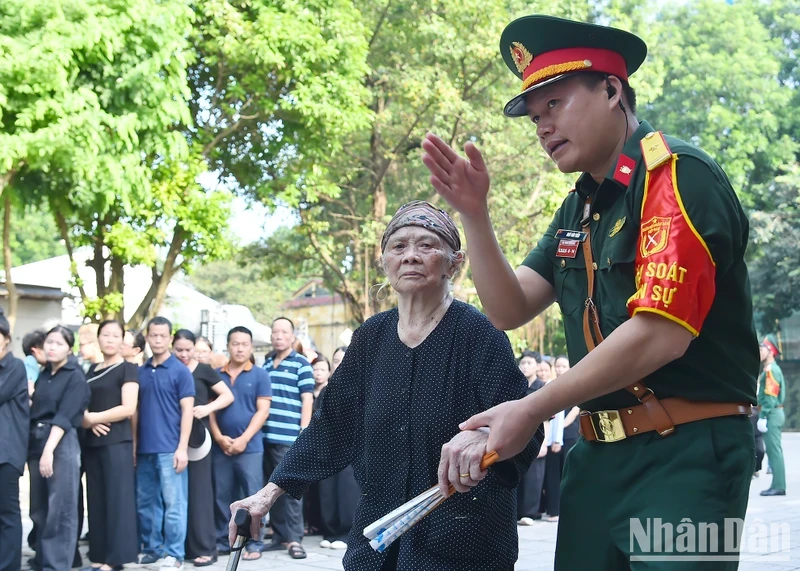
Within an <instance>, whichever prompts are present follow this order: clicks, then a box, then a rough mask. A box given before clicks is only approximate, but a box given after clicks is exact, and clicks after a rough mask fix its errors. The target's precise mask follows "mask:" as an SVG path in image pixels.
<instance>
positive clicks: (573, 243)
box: [556, 240, 580, 258]
mask: <svg viewBox="0 0 800 571" xmlns="http://www.w3.org/2000/svg"><path fill="white" fill-rule="evenodd" d="M579 245H580V240H561V241H560V242H559V243H558V248H557V249H556V258H574V257H575V256H577V255H578V246H579Z"/></svg>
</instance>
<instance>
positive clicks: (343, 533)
mask: <svg viewBox="0 0 800 571" xmlns="http://www.w3.org/2000/svg"><path fill="white" fill-rule="evenodd" d="M360 499H361V488H359V487H358V484H357V483H356V479H355V476H354V475H353V467H352V466H347V467H346V468H345V469H344V470H342V471H341V472H339V473H338V474H334V475H333V476H331V477H330V478H328V479H326V480H322V481H321V482H320V483H319V502H320V515H321V518H322V535H323V536H324V538H325V539H327V540H328V541H345V542H346V541H347V534H349V533H350V528H351V527H353V516H354V515H355V512H356V505H358V501H359V500H360Z"/></svg>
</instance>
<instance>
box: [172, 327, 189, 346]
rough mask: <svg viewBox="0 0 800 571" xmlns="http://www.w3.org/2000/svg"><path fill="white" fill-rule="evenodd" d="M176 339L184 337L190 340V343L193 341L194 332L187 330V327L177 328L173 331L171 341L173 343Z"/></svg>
mask: <svg viewBox="0 0 800 571" xmlns="http://www.w3.org/2000/svg"><path fill="white" fill-rule="evenodd" d="M178 339H186V340H187V341H191V343H192V345H194V343H195V337H194V333H192V332H191V331H189V330H188V329H178V330H177V331H176V332H175V336H174V338H173V339H172V342H173V343H175V341H177V340H178Z"/></svg>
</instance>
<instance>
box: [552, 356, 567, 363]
mask: <svg viewBox="0 0 800 571" xmlns="http://www.w3.org/2000/svg"><path fill="white" fill-rule="evenodd" d="M559 359H566V360H567V363H569V357H567V356H566V355H559V356H558V357H556V361H558V360H559ZM556 361H553V362H554V363H555V362H556Z"/></svg>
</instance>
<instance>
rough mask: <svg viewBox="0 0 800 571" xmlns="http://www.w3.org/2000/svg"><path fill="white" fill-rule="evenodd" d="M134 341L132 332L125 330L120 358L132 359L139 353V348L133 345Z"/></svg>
mask: <svg viewBox="0 0 800 571" xmlns="http://www.w3.org/2000/svg"><path fill="white" fill-rule="evenodd" d="M135 342H136V340H135V339H134V338H133V334H132V333H131V332H130V331H126V332H125V337H123V338H122V358H123V359H125V360H126V361H127V360H128V359H133V358H134V357H135V356H136V355H138V354H139V353H140V350H139V348H138V347H134V346H133V344H134V343H135Z"/></svg>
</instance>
